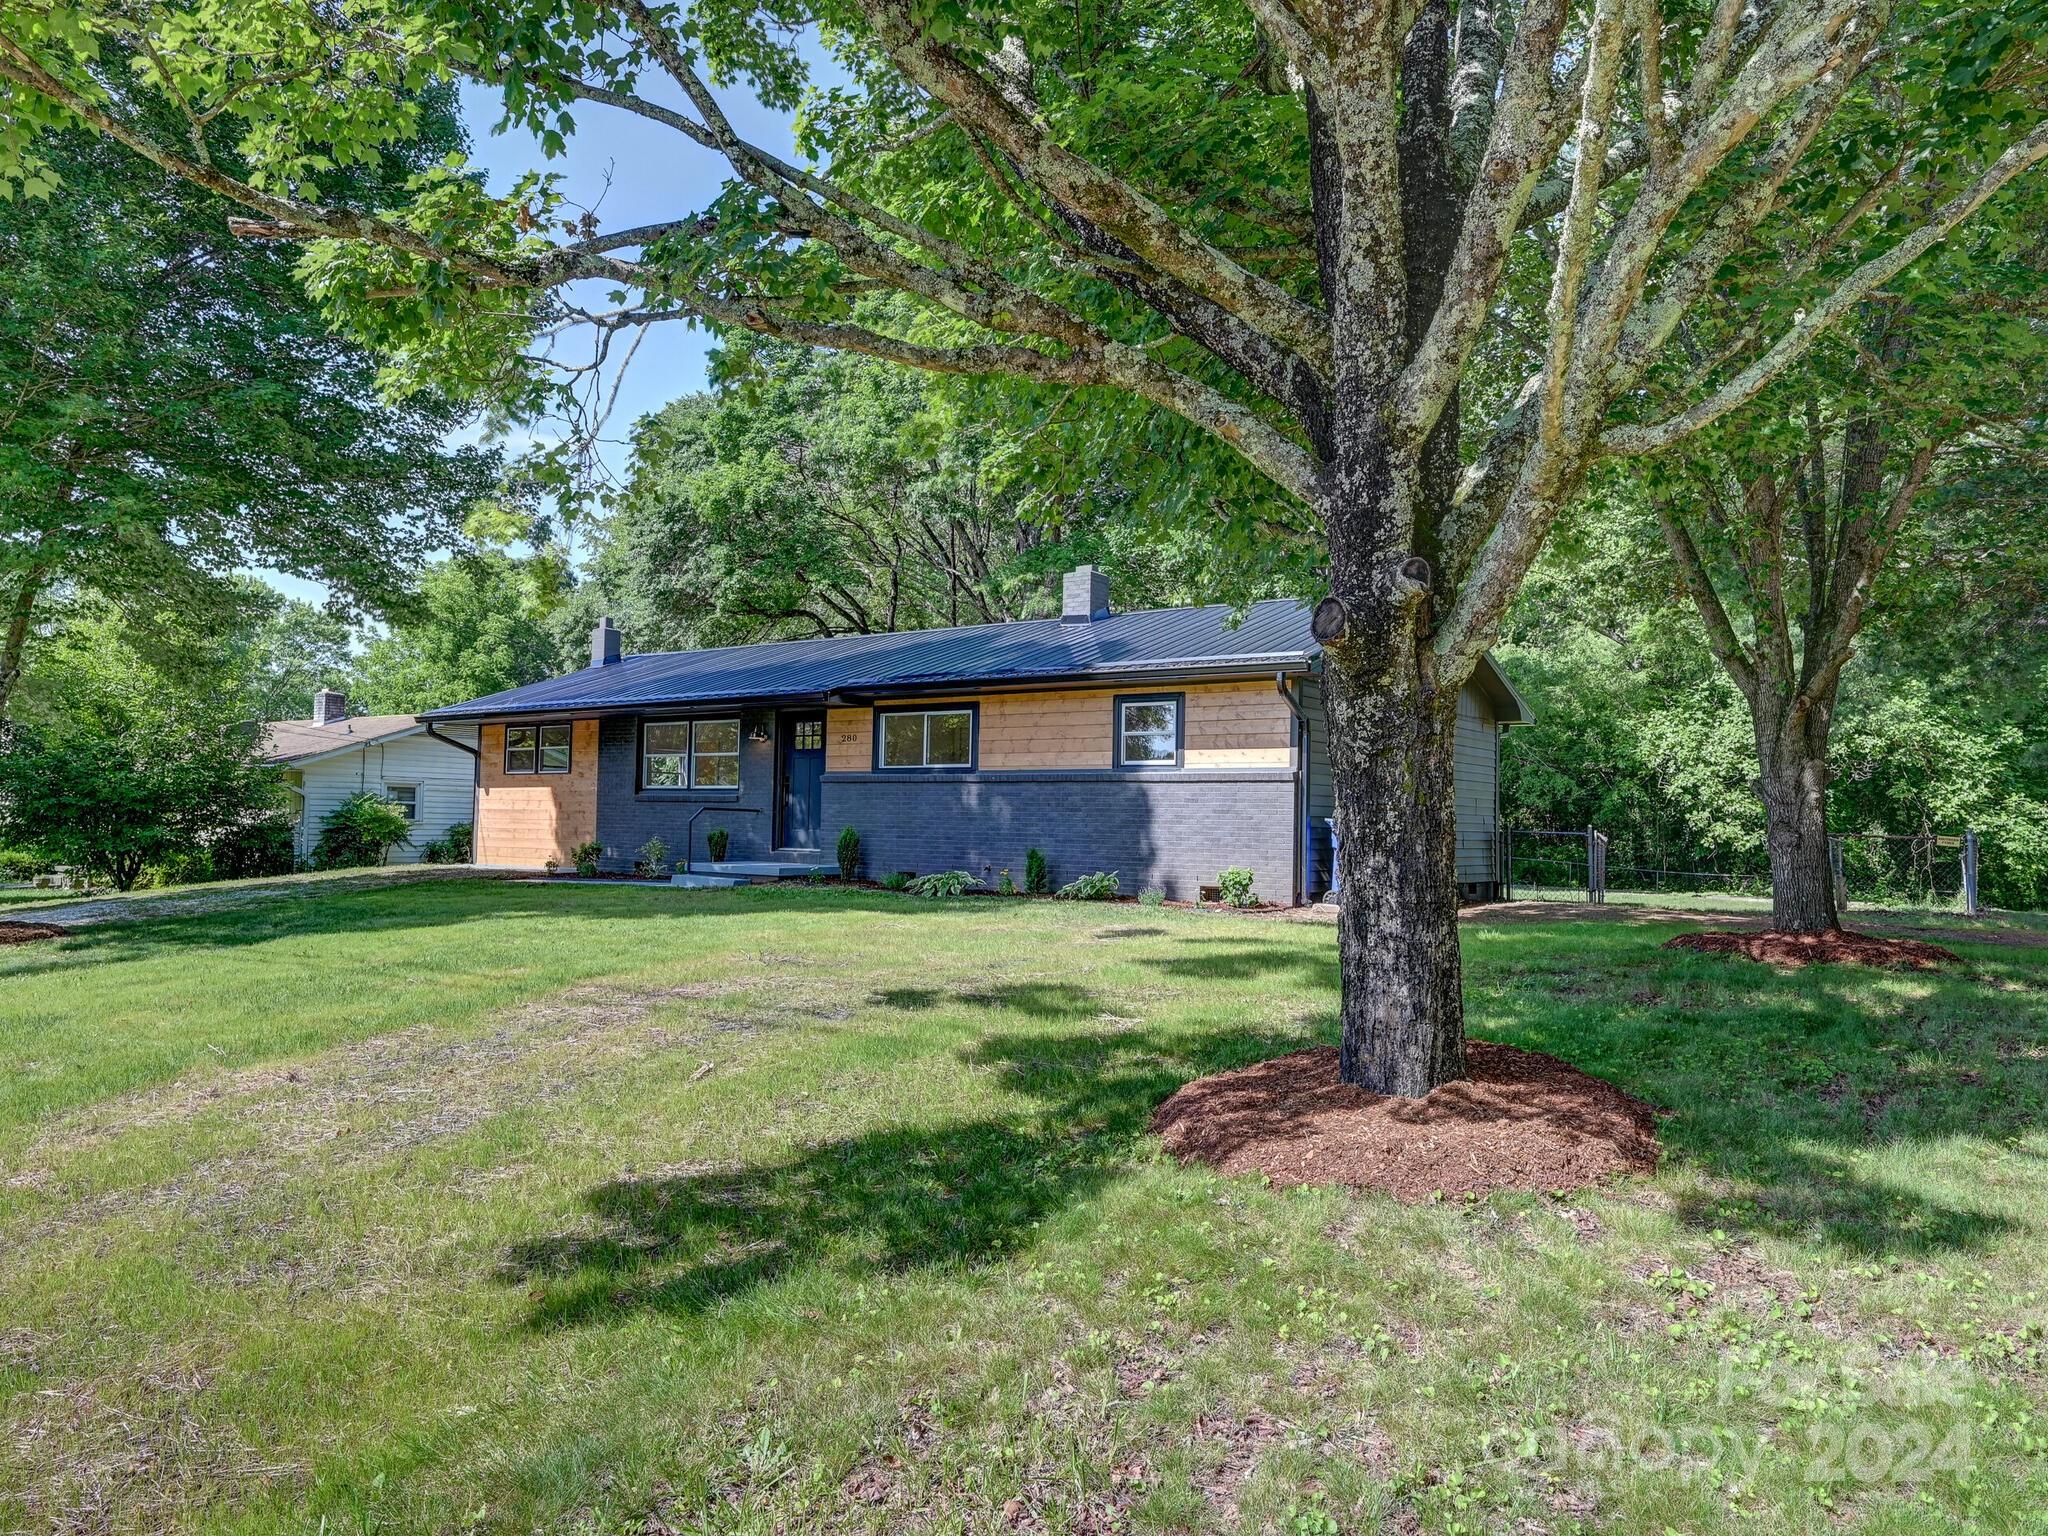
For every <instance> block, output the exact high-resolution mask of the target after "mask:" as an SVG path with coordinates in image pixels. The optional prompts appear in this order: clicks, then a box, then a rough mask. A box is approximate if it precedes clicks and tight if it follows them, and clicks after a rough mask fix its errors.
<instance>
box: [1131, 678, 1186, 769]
mask: <svg viewBox="0 0 2048 1536" xmlns="http://www.w3.org/2000/svg"><path fill="white" fill-rule="evenodd" d="M1180 705H1181V699H1180V695H1179V694H1177V693H1167V694H1157V695H1154V696H1152V697H1150V698H1120V699H1118V700H1117V701H1116V765H1117V767H1119V768H1178V767H1179V766H1180V764H1181V730H1180Z"/></svg>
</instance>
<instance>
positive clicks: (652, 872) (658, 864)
mask: <svg viewBox="0 0 2048 1536" xmlns="http://www.w3.org/2000/svg"><path fill="white" fill-rule="evenodd" d="M667 868H668V844H667V843H665V842H663V841H662V840H661V839H660V838H658V837H650V838H649V839H647V841H646V842H644V843H642V844H641V845H640V851H639V852H638V853H636V854H635V855H634V856H633V873H634V874H636V875H641V876H644V877H645V878H647V879H649V880H659V879H660V878H661V877H662V873H663V871H665V870H666V869H667Z"/></svg>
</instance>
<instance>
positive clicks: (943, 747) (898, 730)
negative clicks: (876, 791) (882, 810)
mask: <svg viewBox="0 0 2048 1536" xmlns="http://www.w3.org/2000/svg"><path fill="white" fill-rule="evenodd" d="M880 756H881V766H882V767H884V768H971V767H973V766H974V711H973V710H971V709H895V710H890V711H889V712H888V713H887V714H884V715H883V716H882V717H881V752H880Z"/></svg>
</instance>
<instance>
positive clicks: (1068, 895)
mask: <svg viewBox="0 0 2048 1536" xmlns="http://www.w3.org/2000/svg"><path fill="white" fill-rule="evenodd" d="M1116 887H1117V878H1116V875H1115V874H1114V873H1105V872H1104V871H1102V870H1099V869H1098V870H1096V871H1095V872H1094V873H1093V874H1090V875H1083V876H1082V877H1081V878H1080V879H1078V880H1069V881H1068V882H1067V883H1066V884H1065V885H1063V886H1061V887H1060V888H1059V889H1058V890H1057V891H1055V892H1053V895H1054V896H1055V897H1057V898H1058V899H1059V900H1061V901H1107V900H1109V898H1110V897H1112V896H1114V895H1115V894H1116Z"/></svg>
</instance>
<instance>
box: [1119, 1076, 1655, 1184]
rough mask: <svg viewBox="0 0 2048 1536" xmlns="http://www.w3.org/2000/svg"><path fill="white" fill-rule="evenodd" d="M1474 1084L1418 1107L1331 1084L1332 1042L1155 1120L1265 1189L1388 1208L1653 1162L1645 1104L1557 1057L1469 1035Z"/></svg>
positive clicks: (1186, 1154)
mask: <svg viewBox="0 0 2048 1536" xmlns="http://www.w3.org/2000/svg"><path fill="white" fill-rule="evenodd" d="M1465 1065H1466V1069H1467V1070H1468V1071H1469V1072H1470V1074H1471V1075H1470V1076H1469V1077H1468V1078H1466V1079H1465V1081H1463V1082H1457V1083H1445V1084H1444V1085H1443V1086H1442V1087H1440V1088H1435V1089H1432V1090H1431V1091H1430V1092H1429V1093H1428V1094H1427V1095H1425V1096H1424V1097H1422V1098H1419V1099H1402V1098H1392V1097H1389V1096H1387V1095H1385V1094H1378V1093H1372V1092H1369V1091H1368V1090H1366V1089H1364V1088H1358V1087H1354V1086H1352V1085H1351V1084H1349V1083H1343V1082H1340V1081H1338V1078H1337V1053H1336V1051H1335V1050H1333V1049H1332V1048H1331V1047H1329V1046H1317V1047H1315V1048H1314V1049H1312V1050H1306V1051H1295V1052H1293V1053H1292V1054H1290V1055H1286V1056H1276V1057H1274V1058H1273V1059H1272V1060H1270V1061H1262V1062H1259V1063H1258V1064H1257V1065H1255V1066H1250V1067H1240V1068H1239V1069H1238V1070H1236V1071H1234V1072H1220V1073H1218V1074H1217V1075H1216V1076H1214V1077H1203V1078H1197V1079H1196V1080H1195V1081H1194V1082H1192V1083H1188V1084H1186V1085H1185V1086H1184V1087H1182V1088H1181V1089H1179V1090H1178V1091H1177V1092H1176V1093H1174V1094H1173V1096H1172V1097H1171V1098H1169V1099H1167V1101H1166V1102H1165V1103H1163V1104H1161V1105H1160V1106H1159V1108H1158V1110H1157V1111H1156V1112H1155V1113H1154V1115H1153V1117H1152V1129H1153V1131H1154V1132H1156V1133H1157V1134H1158V1135H1159V1136H1161V1137H1162V1138H1164V1140H1165V1142H1166V1147H1167V1150H1168V1151H1169V1152H1171V1153H1173V1155H1174V1156H1176V1157H1178V1158H1180V1159H1182V1160H1183V1161H1200V1162H1204V1163H1208V1164H1210V1165H1212V1166H1213V1167H1215V1168H1217V1169H1218V1170H1220V1171H1221V1172H1224V1173H1263V1174H1266V1175H1267V1176H1269V1177H1270V1178H1271V1179H1272V1181H1273V1182H1274V1183H1275V1184H1280V1185H1296V1184H1339V1185H1347V1186H1349V1187H1351V1188H1353V1189H1376V1190H1380V1191H1383V1192H1384V1193H1386V1194H1390V1195H1392V1196H1394V1198H1395V1199H1397V1200H1408V1201H1417V1200H1424V1199H1427V1198H1429V1197H1430V1196H1431V1195H1436V1194H1443V1195H1464V1194H1485V1193H1488V1192H1489V1191H1492V1190H1496V1189H1532V1190H1563V1189H1577V1188H1580V1187H1582V1186H1584V1185H1588V1184H1594V1183H1597V1182H1599V1181H1600V1180H1602V1179H1605V1178H1607V1177H1609V1176H1610V1175H1612V1174H1621V1173H1648V1172H1651V1171H1652V1170H1653V1169H1655V1168H1656V1166H1657V1154H1658V1147H1657V1120H1656V1114H1655V1112H1654V1111H1653V1110H1652V1109H1651V1108H1650V1106H1649V1105H1647V1104H1645V1103H1643V1102H1642V1101H1641V1100H1639V1099H1633V1098H1630V1097H1629V1096H1628V1095H1627V1094H1625V1093H1623V1092H1622V1091H1621V1090H1620V1089H1619V1088H1616V1087H1615V1086H1614V1085H1613V1084H1612V1083H1604V1082H1602V1081H1601V1080H1600V1079H1599V1078H1597V1077H1588V1076H1587V1075H1586V1074H1585V1073H1583V1072H1581V1071H1579V1070H1578V1069H1577V1068H1575V1067H1571V1066H1567V1065H1566V1064H1565V1063H1564V1062H1562V1061H1559V1060H1558V1059H1557V1058H1556V1057H1554V1056H1544V1055H1539V1054H1538V1053H1536V1052H1534V1051H1520V1050H1516V1049H1515V1048H1514V1047H1513V1046H1509V1045H1494V1044H1492V1043H1490V1042H1488V1041H1483V1040H1472V1041H1468V1042H1467V1043H1466V1046H1465Z"/></svg>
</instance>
